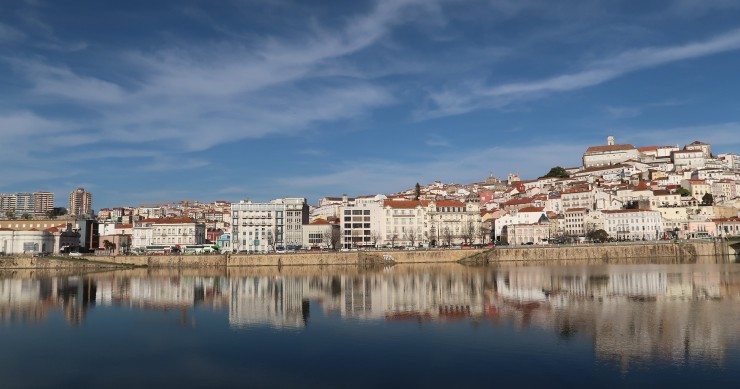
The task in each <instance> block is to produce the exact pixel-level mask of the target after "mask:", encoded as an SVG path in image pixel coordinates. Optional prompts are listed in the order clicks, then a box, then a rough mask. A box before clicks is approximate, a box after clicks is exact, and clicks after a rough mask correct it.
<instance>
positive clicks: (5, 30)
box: [0, 23, 26, 43]
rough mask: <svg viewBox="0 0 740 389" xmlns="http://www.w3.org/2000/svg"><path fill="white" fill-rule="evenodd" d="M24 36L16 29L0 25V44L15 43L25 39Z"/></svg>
mask: <svg viewBox="0 0 740 389" xmlns="http://www.w3.org/2000/svg"><path fill="white" fill-rule="evenodd" d="M25 37H26V34H24V33H23V32H22V31H20V30H18V29H17V28H14V27H11V26H8V25H7V24H3V23H0V43H3V42H15V41H20V40H23V39H25Z"/></svg>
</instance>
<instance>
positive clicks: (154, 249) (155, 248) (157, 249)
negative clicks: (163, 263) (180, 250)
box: [144, 245, 177, 255]
mask: <svg viewBox="0 0 740 389" xmlns="http://www.w3.org/2000/svg"><path fill="white" fill-rule="evenodd" d="M173 251H177V248H176V247H175V246H162V245H152V246H146V247H145V248H144V252H145V253H146V254H147V255H152V254H169V253H171V252H173Z"/></svg>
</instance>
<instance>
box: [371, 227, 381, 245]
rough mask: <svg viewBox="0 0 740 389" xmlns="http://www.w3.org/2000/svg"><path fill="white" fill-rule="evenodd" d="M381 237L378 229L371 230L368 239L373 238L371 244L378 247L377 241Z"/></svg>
mask: <svg viewBox="0 0 740 389" xmlns="http://www.w3.org/2000/svg"><path fill="white" fill-rule="evenodd" d="M382 237H383V235H382V234H381V233H380V231H378V230H373V231H372V232H371V233H370V239H372V240H373V246H374V247H378V241H380V239H381V238H382Z"/></svg>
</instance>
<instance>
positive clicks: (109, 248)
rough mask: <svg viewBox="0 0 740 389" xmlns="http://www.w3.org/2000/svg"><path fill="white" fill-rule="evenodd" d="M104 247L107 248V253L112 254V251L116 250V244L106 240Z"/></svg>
mask: <svg viewBox="0 0 740 389" xmlns="http://www.w3.org/2000/svg"><path fill="white" fill-rule="evenodd" d="M103 247H104V248H105V251H107V252H108V253H110V252H111V251H113V250H115V248H116V244H115V243H113V242H111V241H109V240H108V239H106V240H104V241H103Z"/></svg>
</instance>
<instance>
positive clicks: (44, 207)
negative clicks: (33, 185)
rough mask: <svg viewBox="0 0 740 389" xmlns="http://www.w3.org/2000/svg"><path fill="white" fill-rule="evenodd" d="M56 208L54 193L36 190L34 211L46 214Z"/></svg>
mask: <svg viewBox="0 0 740 389" xmlns="http://www.w3.org/2000/svg"><path fill="white" fill-rule="evenodd" d="M52 209H54V193H51V192H34V194H33V213H35V214H36V215H44V214H45V213H46V212H48V211H51V210H52Z"/></svg>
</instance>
